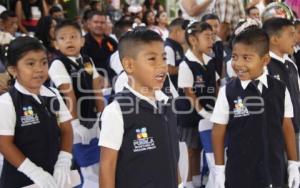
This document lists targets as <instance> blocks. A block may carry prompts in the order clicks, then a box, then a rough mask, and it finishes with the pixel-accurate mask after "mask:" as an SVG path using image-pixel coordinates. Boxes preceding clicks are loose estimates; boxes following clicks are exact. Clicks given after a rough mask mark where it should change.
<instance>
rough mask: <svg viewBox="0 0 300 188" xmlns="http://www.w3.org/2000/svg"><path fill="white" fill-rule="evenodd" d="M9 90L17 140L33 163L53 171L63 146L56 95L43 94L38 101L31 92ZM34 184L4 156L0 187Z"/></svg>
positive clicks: (16, 143) (21, 149) (7, 187)
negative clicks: (40, 101) (14, 115)
mask: <svg viewBox="0 0 300 188" xmlns="http://www.w3.org/2000/svg"><path fill="white" fill-rule="evenodd" d="M9 94H10V96H11V98H12V101H13V104H14V107H15V111H16V127H15V135H14V144H15V145H16V147H17V148H18V149H19V150H20V151H21V152H22V153H23V154H24V155H25V156H26V157H27V158H29V159H30V160H31V161H32V162H33V163H35V164H36V165H37V166H40V167H42V168H43V169H44V170H45V171H47V172H49V173H50V174H52V173H53V170H54V165H55V163H56V160H57V157H58V153H59V150H60V129H59V127H58V123H57V117H56V112H57V111H58V110H59V102H58V100H57V98H56V97H45V96H42V99H43V100H42V104H39V103H38V102H37V101H36V100H35V99H34V98H33V97H32V96H29V95H25V94H22V93H20V92H19V91H18V90H16V88H14V87H13V88H12V89H10V91H9ZM51 109H53V110H51ZM31 184H33V182H32V181H31V180H30V179H29V178H28V177H27V176H26V175H24V174H23V173H21V172H19V171H17V168H16V167H14V166H12V165H11V164H10V163H9V162H8V161H7V160H4V164H3V170H2V175H1V181H0V187H3V188H4V187H5V188H16V187H23V186H28V185H31Z"/></svg>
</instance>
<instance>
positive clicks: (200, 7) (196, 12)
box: [179, 0, 216, 21]
mask: <svg viewBox="0 0 300 188" xmlns="http://www.w3.org/2000/svg"><path fill="white" fill-rule="evenodd" d="M215 1H216V0H179V6H180V9H181V10H182V17H183V18H184V19H186V20H198V21H199V20H200V19H201V17H202V16H203V15H204V14H207V13H212V12H213V11H214V5H215Z"/></svg>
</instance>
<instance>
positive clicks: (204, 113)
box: [198, 108, 211, 119]
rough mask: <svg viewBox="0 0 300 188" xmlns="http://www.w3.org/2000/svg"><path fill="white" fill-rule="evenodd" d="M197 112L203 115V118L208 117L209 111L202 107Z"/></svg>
mask: <svg viewBox="0 0 300 188" xmlns="http://www.w3.org/2000/svg"><path fill="white" fill-rule="evenodd" d="M198 114H199V115H200V116H201V117H203V118H204V119H210V116H211V113H210V112H208V111H206V110H205V109H204V108H202V109H201V110H200V112H198Z"/></svg>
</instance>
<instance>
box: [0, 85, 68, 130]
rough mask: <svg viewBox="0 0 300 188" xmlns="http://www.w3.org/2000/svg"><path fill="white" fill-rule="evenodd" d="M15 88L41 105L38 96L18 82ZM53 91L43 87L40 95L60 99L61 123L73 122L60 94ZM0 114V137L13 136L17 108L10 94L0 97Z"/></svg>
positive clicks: (59, 113) (59, 114)
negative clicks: (0, 115)
mask: <svg viewBox="0 0 300 188" xmlns="http://www.w3.org/2000/svg"><path fill="white" fill-rule="evenodd" d="M14 87H15V88H16V89H17V90H18V91H19V92H21V93H23V94H25V95H31V96H32V97H33V98H34V99H35V100H36V101H37V102H39V103H41V102H40V100H39V98H38V96H37V95H36V94H32V93H30V92H29V91H28V90H26V89H25V88H24V87H23V86H22V85H21V84H19V83H18V82H17V81H16V83H15V85H14ZM51 90H52V91H51ZM51 90H49V89H48V88H47V87H45V86H42V87H41V89H40V95H41V96H47V97H54V96H56V97H57V98H58V101H59V105H60V109H59V112H58V116H59V117H58V119H59V122H60V123H63V122H66V121H69V120H71V119H72V115H71V113H70V112H69V110H68V108H67V107H66V105H65V103H64V101H63V99H62V97H61V96H60V94H59V92H58V91H57V90H56V89H54V88H51ZM53 92H54V93H53ZM0 114H2V118H1V121H0V135H7V136H13V135H14V134H15V126H16V111H15V106H14V104H13V101H12V98H11V96H10V94H9V93H4V94H3V95H1V96H0Z"/></svg>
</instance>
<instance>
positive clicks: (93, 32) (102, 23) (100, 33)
mask: <svg viewBox="0 0 300 188" xmlns="http://www.w3.org/2000/svg"><path fill="white" fill-rule="evenodd" d="M106 17H107V15H106V14H104V13H102V12H100V11H91V12H90V13H88V15H87V27H88V31H89V32H88V33H87V34H86V35H85V44H84V46H83V48H82V52H83V53H84V54H86V55H88V56H89V57H91V58H92V59H93V61H94V64H95V66H96V68H97V71H98V73H99V74H100V75H102V76H104V77H105V78H106V79H107V80H112V79H113V77H114V76H115V74H114V72H113V70H112V69H111V68H110V67H109V60H110V56H111V55H112V54H113V53H114V52H115V51H116V50H117V45H118V44H117V42H116V41H115V40H114V39H113V38H111V37H109V36H107V35H106V34H105V31H106V28H107V20H106Z"/></svg>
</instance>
